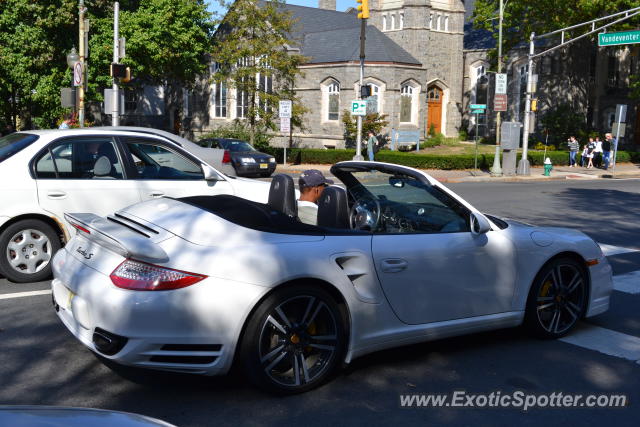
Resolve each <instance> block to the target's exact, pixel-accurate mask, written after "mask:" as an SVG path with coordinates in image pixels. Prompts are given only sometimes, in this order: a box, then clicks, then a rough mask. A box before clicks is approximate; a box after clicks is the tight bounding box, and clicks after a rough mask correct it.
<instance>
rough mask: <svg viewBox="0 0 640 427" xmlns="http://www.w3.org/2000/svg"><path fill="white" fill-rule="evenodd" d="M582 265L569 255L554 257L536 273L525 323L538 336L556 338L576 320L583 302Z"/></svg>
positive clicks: (583, 280)
mask: <svg viewBox="0 0 640 427" xmlns="http://www.w3.org/2000/svg"><path fill="white" fill-rule="evenodd" d="M587 287H588V279H587V273H586V271H585V268H584V267H583V266H582V265H581V264H580V263H579V262H577V261H576V260H574V259H571V258H560V259H556V260H554V261H552V262H550V263H548V264H547V265H545V266H544V267H543V268H542V270H540V272H539V273H538V275H537V276H536V279H535V282H534V283H533V286H532V287H531V291H530V292H529V299H528V300H527V308H526V312H525V326H526V327H527V328H528V329H529V331H530V332H531V333H533V334H534V335H536V336H538V337H541V338H560V337H562V336H564V335H566V334H567V333H568V332H569V331H570V330H571V329H573V327H574V326H575V325H576V324H577V323H578V320H580V318H581V317H582V315H583V314H584V311H585V308H586V303H587V289H588V288H587Z"/></svg>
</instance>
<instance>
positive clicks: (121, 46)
mask: <svg viewBox="0 0 640 427" xmlns="http://www.w3.org/2000/svg"><path fill="white" fill-rule="evenodd" d="M126 45H127V40H126V39H125V38H124V37H120V38H119V39H118V58H120V59H123V58H124V57H125V56H127V50H126Z"/></svg>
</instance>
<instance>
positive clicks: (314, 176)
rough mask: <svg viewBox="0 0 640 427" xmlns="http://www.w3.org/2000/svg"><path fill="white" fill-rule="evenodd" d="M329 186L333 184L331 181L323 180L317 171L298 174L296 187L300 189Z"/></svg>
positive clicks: (320, 173) (309, 170)
mask: <svg viewBox="0 0 640 427" xmlns="http://www.w3.org/2000/svg"><path fill="white" fill-rule="evenodd" d="M331 184H333V180H331V179H327V178H325V176H324V175H323V174H322V172H320V171H319V170H318V169H307V170H306V171H304V172H302V174H300V178H299V179H298V186H299V187H300V188H302V187H316V186H318V185H331Z"/></svg>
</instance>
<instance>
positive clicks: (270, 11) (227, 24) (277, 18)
mask: <svg viewBox="0 0 640 427" xmlns="http://www.w3.org/2000/svg"><path fill="white" fill-rule="evenodd" d="M220 3H221V4H223V5H224V2H222V1H221V2H220ZM283 5H284V0H273V1H269V2H262V1H257V0H236V1H235V2H233V4H231V5H228V7H229V10H228V12H227V14H226V15H225V17H224V19H223V20H222V22H221V24H220V26H219V28H218V30H217V31H216V34H215V36H214V42H213V49H212V52H211V58H212V60H213V61H214V62H215V63H216V64H217V65H218V66H217V68H216V71H215V72H214V74H213V79H214V80H215V81H216V82H217V83H222V82H225V83H226V84H227V85H228V86H229V87H235V88H236V90H237V91H238V93H243V94H244V96H246V99H247V104H246V106H247V111H246V126H247V127H248V130H249V136H250V142H251V143H252V144H253V143H254V142H255V140H256V134H257V133H258V132H268V131H274V130H276V122H275V121H276V118H277V117H278V102H279V101H280V100H283V99H290V100H291V101H292V102H293V112H292V113H293V118H292V120H291V124H292V126H294V127H297V128H301V127H302V123H303V115H304V113H305V111H306V109H305V108H304V106H302V105H301V103H300V101H299V99H298V98H297V97H296V96H295V93H294V91H293V87H294V82H295V78H296V76H298V75H300V74H301V71H300V69H299V66H300V65H301V64H303V63H304V62H305V60H306V58H305V57H304V56H302V55H300V54H297V53H295V52H291V51H288V50H287V47H289V48H291V47H293V46H295V45H296V43H295V41H293V40H291V38H290V34H291V33H292V32H293V26H294V20H293V18H292V16H291V13H289V12H287V11H285V10H284V9H283V8H282V6H283Z"/></svg>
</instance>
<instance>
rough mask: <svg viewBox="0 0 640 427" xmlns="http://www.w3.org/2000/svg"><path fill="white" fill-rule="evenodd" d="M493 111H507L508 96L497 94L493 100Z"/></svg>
mask: <svg viewBox="0 0 640 427" xmlns="http://www.w3.org/2000/svg"><path fill="white" fill-rule="evenodd" d="M493 111H507V94H506V93H505V94H502V93H496V94H495V96H494V98H493Z"/></svg>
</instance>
